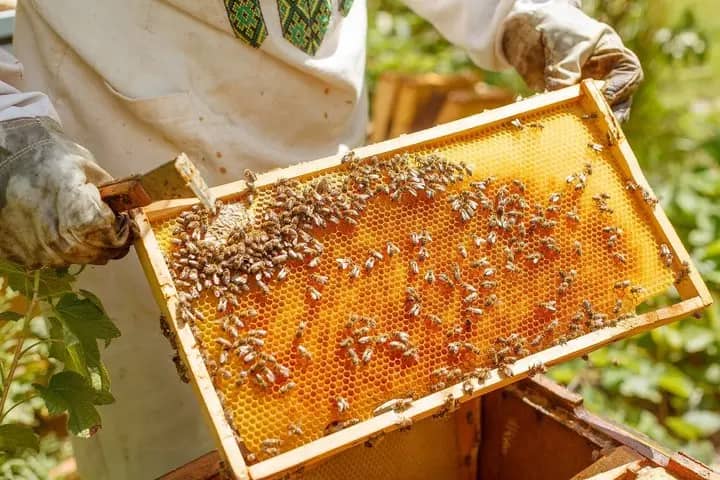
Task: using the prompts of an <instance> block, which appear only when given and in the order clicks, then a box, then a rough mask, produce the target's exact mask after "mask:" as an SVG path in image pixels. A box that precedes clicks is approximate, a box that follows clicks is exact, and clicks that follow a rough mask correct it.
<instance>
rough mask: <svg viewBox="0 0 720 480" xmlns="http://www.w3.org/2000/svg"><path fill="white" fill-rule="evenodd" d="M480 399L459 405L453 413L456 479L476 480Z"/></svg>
mask: <svg viewBox="0 0 720 480" xmlns="http://www.w3.org/2000/svg"><path fill="white" fill-rule="evenodd" d="M481 408H482V407H481V404H480V399H479V398H476V399H475V400H471V401H469V402H467V403H463V404H462V405H460V408H459V409H458V411H457V412H456V414H455V429H456V436H457V441H458V460H459V461H460V465H459V468H458V480H476V478H477V462H478V450H479V447H480V414H481V413H480V412H481V410H480V409H481Z"/></svg>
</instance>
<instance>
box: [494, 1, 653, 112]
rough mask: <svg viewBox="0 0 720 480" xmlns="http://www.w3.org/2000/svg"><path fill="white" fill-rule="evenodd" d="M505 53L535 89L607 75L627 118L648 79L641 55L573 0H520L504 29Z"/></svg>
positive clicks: (609, 93) (617, 107) (610, 95)
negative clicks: (640, 89)
mask: <svg viewBox="0 0 720 480" xmlns="http://www.w3.org/2000/svg"><path fill="white" fill-rule="evenodd" d="M501 47H502V53H503V55H504V56H505V58H506V60H507V62H508V63H509V64H510V65H512V66H513V67H514V68H515V69H516V70H517V71H518V73H520V75H522V77H523V78H524V79H525V82H526V83H527V84H528V86H529V87H531V88H533V89H535V90H540V91H542V90H545V89H547V90H556V89H558V88H562V87H566V86H569V85H573V84H575V83H577V82H579V81H580V80H581V79H583V78H595V79H598V80H604V81H605V85H604V87H603V93H604V94H605V97H606V98H607V100H608V103H609V104H610V105H611V106H612V107H613V110H614V112H615V115H616V116H617V117H618V119H619V120H621V121H624V120H626V119H627V117H628V116H629V113H630V103H631V97H632V94H633V93H634V92H635V90H637V88H638V86H639V84H640V82H641V81H642V79H643V72H642V67H641V66H640V62H639V60H638V58H637V56H636V55H635V54H634V53H633V52H632V51H630V50H628V49H627V48H625V46H624V45H623V42H622V40H621V39H620V37H619V36H618V34H617V33H615V31H614V30H613V29H612V28H611V27H609V26H608V25H606V24H604V23H601V22H598V21H596V20H594V19H592V18H590V17H588V16H587V15H586V14H585V13H583V12H582V10H580V9H579V8H577V2H573V1H568V0H564V1H563V0H545V1H541V0H517V1H516V3H515V5H514V7H513V9H512V10H511V12H510V14H509V15H508V16H507V18H506V20H505V23H504V26H503V33H502V41H501Z"/></svg>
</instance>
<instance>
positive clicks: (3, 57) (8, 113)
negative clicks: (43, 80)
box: [0, 48, 60, 123]
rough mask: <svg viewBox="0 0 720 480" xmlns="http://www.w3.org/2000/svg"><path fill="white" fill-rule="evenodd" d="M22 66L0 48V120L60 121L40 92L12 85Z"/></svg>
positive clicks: (21, 70)
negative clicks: (25, 90) (29, 118)
mask: <svg viewBox="0 0 720 480" xmlns="http://www.w3.org/2000/svg"><path fill="white" fill-rule="evenodd" d="M22 75H23V67H22V64H21V63H20V62H18V60H17V59H16V58H15V57H13V56H12V55H11V54H10V53H9V52H8V51H7V50H5V49H3V48H0V122H1V121H4V120H13V119H15V118H22V117H50V118H52V119H53V120H55V121H56V122H58V123H59V122H60V119H59V118H58V114H57V112H56V111H55V108H54V107H53V106H52V103H51V102H50V99H49V98H48V97H47V95H45V94H44V93H40V92H21V91H20V90H18V89H17V88H15V87H14V86H13V84H14V83H15V82H17V81H18V80H20V78H22Z"/></svg>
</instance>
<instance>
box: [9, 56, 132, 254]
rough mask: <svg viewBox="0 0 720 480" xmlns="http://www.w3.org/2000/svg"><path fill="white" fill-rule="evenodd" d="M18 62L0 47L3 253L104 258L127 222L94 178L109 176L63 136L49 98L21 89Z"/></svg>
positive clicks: (122, 247) (120, 248) (124, 238)
mask: <svg viewBox="0 0 720 480" xmlns="http://www.w3.org/2000/svg"><path fill="white" fill-rule="evenodd" d="M21 75H22V65H20V64H19V63H18V62H17V60H16V59H15V58H14V57H12V55H10V54H9V53H7V52H6V51H4V50H2V49H0V257H1V258H6V259H10V260H13V261H16V262H20V263H22V264H25V265H29V266H39V265H46V266H64V265H69V264H73V263H78V264H85V263H105V262H107V260H109V259H111V258H116V257H119V256H122V255H123V254H124V253H125V252H127V248H128V247H127V243H128V237H129V228H128V224H127V221H126V220H125V219H124V218H121V217H116V216H115V214H114V213H113V212H112V211H111V210H110V208H108V206H107V205H105V203H103V201H102V200H101V199H100V194H99V192H98V189H97V188H96V187H95V186H94V184H97V183H101V182H104V181H107V180H109V179H110V176H109V175H108V174H107V173H106V172H105V171H104V170H102V169H101V168H100V167H99V166H98V165H97V164H95V161H94V159H93V156H92V154H91V153H90V152H89V151H88V150H86V149H85V148H83V147H81V146H80V145H78V144H76V143H75V142H73V141H72V140H70V139H69V138H67V137H66V136H65V135H64V134H63V132H62V129H61V127H60V124H59V122H58V118H57V114H56V112H55V110H54V108H53V106H52V104H51V103H50V100H49V99H48V98H47V97H46V96H45V95H44V94H42V93H39V92H20V91H19V90H17V89H16V88H15V87H13V86H12V85H13V83H14V81H15V80H18V79H19V78H20V77H21Z"/></svg>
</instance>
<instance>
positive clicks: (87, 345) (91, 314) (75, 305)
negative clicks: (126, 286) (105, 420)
mask: <svg viewBox="0 0 720 480" xmlns="http://www.w3.org/2000/svg"><path fill="white" fill-rule="evenodd" d="M83 294H84V296H85V298H82V297H80V296H78V295H77V294H75V293H66V294H64V295H63V296H62V297H61V298H60V300H59V301H58V302H57V304H56V305H55V306H54V308H53V312H54V315H55V318H54V319H52V320H51V330H50V331H51V335H52V337H53V338H60V339H62V344H61V345H62V349H56V350H53V352H52V353H53V355H54V356H55V357H56V358H59V359H60V360H62V361H63V362H64V364H65V369H66V370H70V371H74V372H77V373H79V374H81V375H83V376H84V377H86V378H87V379H88V381H89V382H90V385H91V386H92V387H93V388H94V389H95V390H96V393H97V394H98V402H100V403H111V402H112V401H113V400H112V395H110V393H109V390H110V378H109V375H108V373H107V370H106V369H105V366H104V365H103V364H102V362H101V360H100V350H99V348H98V344H97V341H98V340H105V344H106V345H107V344H108V343H109V342H110V340H112V339H113V338H117V337H119V336H120V331H119V330H118V329H117V327H116V326H115V324H113V322H112V321H111V320H110V318H109V317H108V316H107V314H106V313H105V312H104V310H103V309H102V305H101V304H100V301H99V300H98V299H97V297H95V296H94V295H92V294H90V293H89V292H83Z"/></svg>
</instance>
